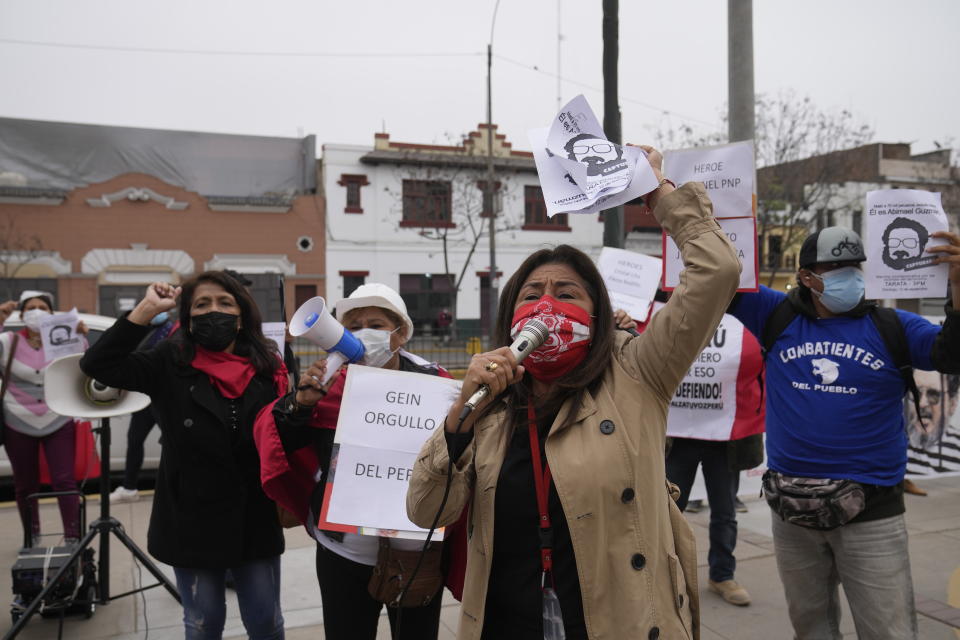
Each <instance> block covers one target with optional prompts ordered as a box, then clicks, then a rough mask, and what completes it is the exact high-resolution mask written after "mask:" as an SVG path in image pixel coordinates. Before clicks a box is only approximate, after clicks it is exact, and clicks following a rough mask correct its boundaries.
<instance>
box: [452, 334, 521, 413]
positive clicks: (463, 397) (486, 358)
mask: <svg viewBox="0 0 960 640" xmlns="http://www.w3.org/2000/svg"><path fill="white" fill-rule="evenodd" d="M522 378H523V365H520V364H517V358H516V357H515V356H514V355H513V352H512V351H510V348H509V347H500V348H499V349H494V350H493V351H487V352H486V353H478V354H477V355H475V356H473V358H472V359H471V360H470V366H469V367H467V373H466V374H465V375H464V376H463V386H461V387H460V397H459V398H457V401H456V402H454V403H453V406H452V407H450V411H449V413H448V414H447V422H446V429H447V431H450V432H453V431H456V429H457V420H458V419H459V417H460V412H461V411H463V407H464V405H465V404H466V403H467V400H469V399H470V396H472V395H473V394H474V393H475V392H476V391H477V390H478V389H479V388H480V387H482V386H483V385H487V386H488V387H490V392H489V393H488V394H487V396H486V398H484V399H483V400H482V401H481V402H480V404H478V405H477V407H476V409H475V410H474V412H473V413H471V414H470V415H471V417H468V418H467V420H466V421H465V422H464V424H463V427H462V428H461V429H460V431H461V432H466V431H468V430H469V429H470V428H471V427H472V425H473V419H472V416H475V415H476V413H477V411H478V410H480V409H481V408H483V407H485V406H486V405H488V404H490V402H492V401H493V399H494V398H496V397H497V396H498V395H500V394H501V393H503V392H504V390H505V389H506V388H507V387H508V386H509V385H511V384H514V383H516V382H519V381H520V380H521V379H522Z"/></svg>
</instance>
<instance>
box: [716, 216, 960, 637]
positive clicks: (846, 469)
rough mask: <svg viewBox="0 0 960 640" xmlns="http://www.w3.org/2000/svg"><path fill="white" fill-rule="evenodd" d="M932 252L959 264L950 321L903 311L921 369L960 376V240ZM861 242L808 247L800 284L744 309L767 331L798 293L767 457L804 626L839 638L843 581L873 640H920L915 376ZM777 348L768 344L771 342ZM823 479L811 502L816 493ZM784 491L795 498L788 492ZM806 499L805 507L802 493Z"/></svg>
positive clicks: (794, 610) (779, 370)
mask: <svg viewBox="0 0 960 640" xmlns="http://www.w3.org/2000/svg"><path fill="white" fill-rule="evenodd" d="M933 235H934V236H939V237H942V238H944V239H946V240H947V241H948V242H949V244H945V245H943V246H940V247H931V248H929V249H927V251H928V252H931V253H934V254H936V256H937V257H936V262H938V263H939V262H943V263H947V264H949V265H950V283H951V288H952V295H951V297H950V299H949V300H948V302H947V304H946V307H945V309H946V321H945V322H944V324H943V326H942V327H940V326H937V325H934V324H932V323H930V322H928V321H927V320H925V319H923V318H922V317H920V316H918V315H916V314H913V313H909V312H905V311H901V310H899V309H898V310H896V319H897V320H899V323H900V325H901V326H902V330H903V335H904V337H905V338H906V343H907V344H906V347H907V348H908V351H909V356H910V363H911V364H912V366H913V367H915V368H917V369H924V370H926V369H934V370H937V371H941V372H944V373H954V372H957V371H960V313H958V312H957V311H956V309H960V237H958V236H956V235H955V234H952V233H946V232H939V233H935V234H933ZM865 260H866V257H865V255H864V252H863V245H862V243H861V241H860V237H859V236H858V235H857V234H856V233H855V232H853V231H852V230H850V229H846V228H843V227H828V228H825V229H822V230H820V231H817V232H816V233H813V234H811V235H810V236H809V237H808V238H807V239H806V240H805V241H804V243H803V246H802V248H801V250H800V261H799V262H800V269H799V270H798V272H797V284H798V286H797V287H795V288H793V289H791V290H790V292H789V293H788V294H786V295H784V294H782V293H780V292H777V291H773V290H771V289H767V288H766V287H760V291H759V292H757V293H745V294H740V295H739V296H738V297H737V298H735V300H734V302H733V304H732V305H731V309H730V313H732V314H733V315H734V316H736V317H737V318H739V319H740V320H741V321H742V322H743V323H744V324H745V325H746V326H747V328H748V329H750V331H752V332H753V333H754V335H756V336H758V337H763V336H767V335H768V334H766V333H765V330H766V329H767V324H768V323H769V324H770V325H771V326H774V325H775V324H776V321H774V320H772V318H774V317H775V316H776V315H777V314H778V313H779V310H780V309H783V308H784V307H782V306H781V303H783V300H784V299H786V300H787V301H788V303H784V304H789V306H790V307H792V311H793V312H794V313H795V316H794V317H793V319H792V320H790V322H789V324H787V325H786V326H785V328H784V329H783V330H782V331H781V332H780V334H779V336H776V337H775V338H773V337H771V338H770V339H772V340H773V342H772V343H769V342H768V344H767V346H768V351H767V357H766V367H767V463H768V467H769V469H770V471H769V473H768V475H767V476H766V477H765V478H764V493H765V494H766V497H767V501H768V502H769V503H770V504H771V507H772V508H773V510H774V516H773V539H774V546H775V551H776V557H777V567H778V569H779V572H780V579H781V581H782V582H783V586H784V590H785V593H786V598H787V604H788V608H789V613H790V619H791V622H792V624H793V629H794V633H795V635H796V637H797V638H798V639H799V640H805V639H811V638H817V639H818V640H819V639H821V638H830V639H834V638H837V639H839V638H840V637H841V634H840V631H839V621H840V614H839V611H840V603H839V597H838V590H837V586H838V584H839V583H842V584H843V588H844V593H845V594H846V597H847V601H848V603H849V605H850V610H851V613H852V615H853V619H854V623H855V625H856V629H857V635H858V636H859V637H868V638H877V639H885V638H889V639H891V640H893V639H898V640H900V639H903V638H916V637H917V621H916V610H915V606H914V600H913V585H912V581H911V577H910V560H909V555H908V549H907V531H906V526H905V521H904V515H903V514H904V502H903V476H904V470H905V467H906V461H907V459H906V445H907V442H906V432H905V428H904V419H903V409H902V404H901V402H902V398H903V396H904V393H905V391H906V386H905V383H904V379H903V377H902V375H901V373H900V371H898V370H897V368H896V366H895V365H894V357H893V355H892V353H891V349H890V348H889V347H888V343H887V341H886V340H884V338H883V337H881V334H880V330H879V328H878V324H876V318H877V317H878V312H877V310H876V309H877V304H876V303H875V302H872V301H867V300H865V299H864V277H863V273H862V271H861V264H862V263H863V262H864V261H865ZM762 341H765V340H762ZM812 484H816V485H818V490H817V491H818V494H817V495H816V496H809V495H807V494H806V493H804V492H805V491H806V488H805V487H809V486H810V485H812ZM781 489H782V490H783V491H782V492H781V491H780V490H781ZM788 490H789V491H790V492H792V495H794V496H796V495H804V496H807V499H805V500H804V501H803V503H802V504H801V503H800V501H798V500H797V501H795V500H793V498H791V497H790V495H788Z"/></svg>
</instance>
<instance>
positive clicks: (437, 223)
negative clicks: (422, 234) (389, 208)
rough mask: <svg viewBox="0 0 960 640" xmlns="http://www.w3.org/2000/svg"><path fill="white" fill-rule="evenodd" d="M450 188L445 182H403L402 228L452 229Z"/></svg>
mask: <svg viewBox="0 0 960 640" xmlns="http://www.w3.org/2000/svg"><path fill="white" fill-rule="evenodd" d="M451 200H452V197H451V187H450V183H449V182H448V181H446V180H404V181H403V220H402V221H401V222H400V226H402V227H452V226H454V225H453V220H452V215H451Z"/></svg>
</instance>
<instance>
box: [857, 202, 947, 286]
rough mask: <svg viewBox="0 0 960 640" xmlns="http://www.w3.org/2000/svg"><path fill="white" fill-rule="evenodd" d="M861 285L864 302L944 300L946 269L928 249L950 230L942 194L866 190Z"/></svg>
mask: <svg viewBox="0 0 960 640" xmlns="http://www.w3.org/2000/svg"><path fill="white" fill-rule="evenodd" d="M864 222H865V227H866V229H865V236H866V237H865V243H864V244H865V249H866V254H867V261H866V263H865V264H864V269H863V271H864V274H863V275H864V280H865V283H866V296H867V298H868V299H885V298H887V299H889V298H942V297H943V296H945V295H946V292H947V271H948V266H947V265H946V264H935V258H936V255H937V254H935V253H931V252H930V251H929V249H930V248H931V247H934V246H937V245H941V244H944V243H945V242H946V241H945V240H944V239H943V238H941V237H938V236H937V233H936V232H938V231H948V230H949V225H948V223H947V216H946V214H945V213H944V211H943V206H942V204H941V202H940V194H939V193H937V192H934V191H922V190H919V189H884V190H881V191H870V192H868V193H867V198H866V215H865V216H864Z"/></svg>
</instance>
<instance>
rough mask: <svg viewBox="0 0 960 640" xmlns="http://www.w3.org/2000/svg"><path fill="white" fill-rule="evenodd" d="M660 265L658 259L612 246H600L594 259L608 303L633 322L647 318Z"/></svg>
mask: <svg viewBox="0 0 960 640" xmlns="http://www.w3.org/2000/svg"><path fill="white" fill-rule="evenodd" d="M662 268H663V263H662V261H661V260H660V258H654V257H652V256H648V255H645V254H642V253H635V252H633V251H626V250H624V249H614V248H613V247H604V248H603V249H602V250H601V251H600V257H599V258H598V259H597V269H598V270H599V271H600V275H601V276H602V277H603V281H604V283H605V284H606V285H607V293H609V294H610V304H611V306H612V307H613V308H614V309H623V310H624V311H626V312H627V313H629V314H630V317H631V318H633V319H634V320H636V321H637V322H645V321H646V319H647V313H648V312H649V310H650V303H651V302H652V301H653V297H654V295H655V294H656V292H657V285H659V284H660V276H661V270H662Z"/></svg>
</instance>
